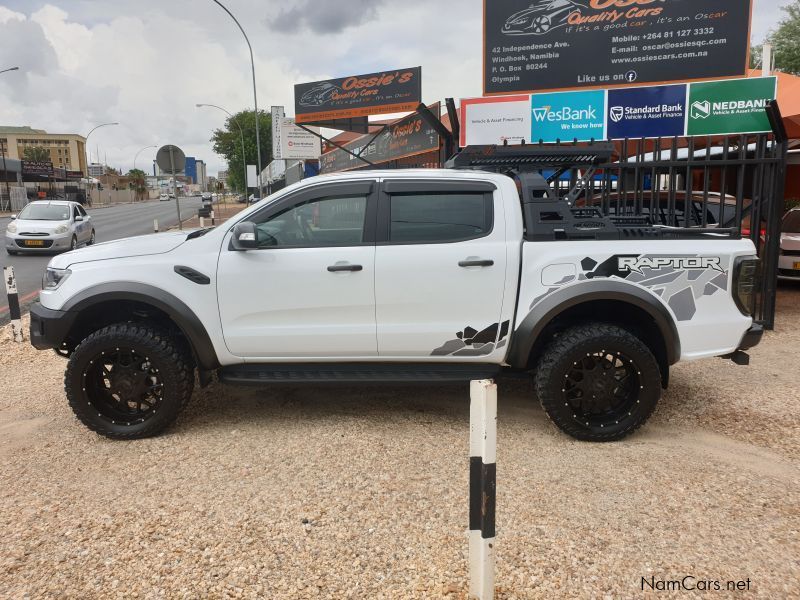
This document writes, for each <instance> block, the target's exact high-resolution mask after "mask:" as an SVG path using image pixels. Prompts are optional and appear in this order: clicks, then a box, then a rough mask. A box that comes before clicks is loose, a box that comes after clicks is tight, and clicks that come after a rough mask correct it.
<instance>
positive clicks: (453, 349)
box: [431, 321, 511, 356]
mask: <svg viewBox="0 0 800 600" xmlns="http://www.w3.org/2000/svg"><path fill="white" fill-rule="evenodd" d="M510 326H511V322H510V321H505V322H503V324H502V325H501V324H500V323H494V324H493V325H489V327H487V328H486V329H484V330H482V331H478V330H477V329H473V328H472V327H465V328H464V330H463V331H459V332H458V333H456V337H455V339H453V340H448V341H447V342H445V343H444V344H443V345H442V346H440V347H439V348H436V350H434V351H433V352H431V356H488V355H489V354H491V353H492V352H494V351H495V350H496V349H499V348H503V347H504V346H505V345H506V343H507V342H508V340H507V339H506V338H508V331H509V328H510Z"/></svg>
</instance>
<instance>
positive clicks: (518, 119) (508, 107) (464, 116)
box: [460, 95, 531, 146]
mask: <svg viewBox="0 0 800 600" xmlns="http://www.w3.org/2000/svg"><path fill="white" fill-rule="evenodd" d="M460 120H461V141H460V144H461V146H475V145H491V144H496V145H498V146H499V145H502V144H503V143H505V142H508V143H509V144H521V143H522V140H530V139H531V97H530V96H527V95H525V96H498V97H496V98H473V99H471V100H462V101H461V115H460Z"/></svg>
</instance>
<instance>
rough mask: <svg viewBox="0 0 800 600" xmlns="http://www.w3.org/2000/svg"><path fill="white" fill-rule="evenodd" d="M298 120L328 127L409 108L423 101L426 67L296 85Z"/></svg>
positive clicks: (404, 110) (415, 107) (408, 109)
mask: <svg viewBox="0 0 800 600" xmlns="http://www.w3.org/2000/svg"><path fill="white" fill-rule="evenodd" d="M294 96H295V115H296V117H295V118H296V120H297V122H298V123H304V124H305V123H312V124H315V125H320V126H324V127H330V126H334V127H335V125H336V124H337V123H339V124H342V123H343V122H344V121H346V120H348V119H357V118H366V117H368V116H369V115H382V114H389V113H398V112H408V111H413V110H416V109H417V106H419V104H420V102H421V101H422V68H421V67H413V68H409V69H397V70H393V71H381V72H378V73H369V74H367V75H354V76H351V77H340V78H338V79H328V80H326V81H315V82H313V83H302V84H299V85H296V86H294Z"/></svg>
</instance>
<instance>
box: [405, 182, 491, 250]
mask: <svg viewBox="0 0 800 600" xmlns="http://www.w3.org/2000/svg"><path fill="white" fill-rule="evenodd" d="M390 215H391V216H390V219H391V222H390V226H389V240H390V241H391V242H394V243H400V244H402V243H417V244H418V243H443V242H457V241H464V240H470V239H475V238H479V237H483V236H485V235H488V234H489V232H491V230H492V197H491V195H490V194H484V193H413V194H393V195H392V196H391V198H390Z"/></svg>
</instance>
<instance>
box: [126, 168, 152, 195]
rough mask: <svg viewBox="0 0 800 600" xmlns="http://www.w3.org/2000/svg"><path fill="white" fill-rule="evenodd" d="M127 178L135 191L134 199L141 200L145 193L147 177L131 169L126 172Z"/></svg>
mask: <svg viewBox="0 0 800 600" xmlns="http://www.w3.org/2000/svg"><path fill="white" fill-rule="evenodd" d="M127 177H128V178H129V179H130V185H131V186H132V188H133V189H134V190H136V199H137V200H143V199H144V195H145V193H146V192H147V180H146V177H147V175H146V174H145V172H144V171H142V170H141V169H131V170H130V171H128V175H127Z"/></svg>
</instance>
